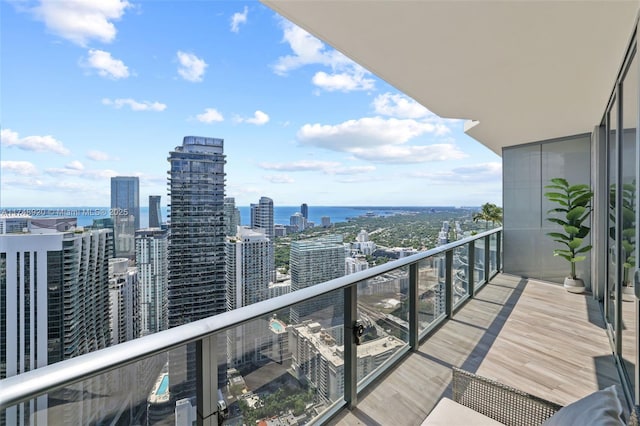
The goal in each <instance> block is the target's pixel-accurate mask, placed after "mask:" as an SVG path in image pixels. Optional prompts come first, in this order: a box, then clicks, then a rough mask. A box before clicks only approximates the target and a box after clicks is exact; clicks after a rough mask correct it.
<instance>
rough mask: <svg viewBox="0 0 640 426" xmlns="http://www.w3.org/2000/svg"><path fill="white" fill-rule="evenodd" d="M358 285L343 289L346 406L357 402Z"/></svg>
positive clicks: (352, 406) (351, 406) (350, 407)
mask: <svg viewBox="0 0 640 426" xmlns="http://www.w3.org/2000/svg"><path fill="white" fill-rule="evenodd" d="M357 300H358V285H357V284H354V285H350V286H349V287H346V288H345V289H344V400H345V401H346V402H347V408H349V409H352V408H354V407H355V406H356V404H357V403H358V365H357V362H358V357H357V348H356V337H355V334H354V328H355V325H356V321H357V320H358V304H357Z"/></svg>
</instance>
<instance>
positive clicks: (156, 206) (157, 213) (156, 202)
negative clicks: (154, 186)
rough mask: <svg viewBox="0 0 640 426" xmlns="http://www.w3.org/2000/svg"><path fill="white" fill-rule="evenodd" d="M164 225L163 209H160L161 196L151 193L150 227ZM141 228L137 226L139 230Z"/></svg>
mask: <svg viewBox="0 0 640 426" xmlns="http://www.w3.org/2000/svg"><path fill="white" fill-rule="evenodd" d="M160 225H162V211H161V210H160V196H159V195H149V228H160ZM138 229H139V228H136V230H138Z"/></svg>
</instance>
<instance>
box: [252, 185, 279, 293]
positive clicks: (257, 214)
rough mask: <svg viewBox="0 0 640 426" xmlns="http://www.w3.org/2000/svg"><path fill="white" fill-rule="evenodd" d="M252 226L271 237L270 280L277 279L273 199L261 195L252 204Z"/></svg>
mask: <svg viewBox="0 0 640 426" xmlns="http://www.w3.org/2000/svg"><path fill="white" fill-rule="evenodd" d="M251 228H252V229H256V230H261V231H262V232H264V234H265V235H266V236H267V238H268V239H269V245H270V246H269V268H270V271H271V272H270V274H269V280H270V281H271V282H275V280H276V272H275V271H276V260H275V226H274V220H273V200H272V199H271V198H269V197H260V200H259V201H258V204H251Z"/></svg>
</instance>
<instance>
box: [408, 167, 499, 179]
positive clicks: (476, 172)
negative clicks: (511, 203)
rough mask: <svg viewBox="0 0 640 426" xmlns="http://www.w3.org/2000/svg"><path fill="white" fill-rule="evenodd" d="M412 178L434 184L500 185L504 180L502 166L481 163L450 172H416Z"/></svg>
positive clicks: (457, 168)
mask: <svg viewBox="0 0 640 426" xmlns="http://www.w3.org/2000/svg"><path fill="white" fill-rule="evenodd" d="M411 176H412V177H416V178H425V179H428V180H430V181H431V182H433V183H479V182H496V183H499V182H501V180H502V164H500V163H498V162H491V163H480V164H474V165H469V166H462V167H456V168H454V169H451V170H449V171H435V172H428V171H421V172H415V173H412V174H411Z"/></svg>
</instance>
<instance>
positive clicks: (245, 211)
mask: <svg viewBox="0 0 640 426" xmlns="http://www.w3.org/2000/svg"><path fill="white" fill-rule="evenodd" d="M238 208H239V209H240V217H241V221H242V225H249V224H250V223H251V208H250V207H249V206H239V207H238ZM452 208H453V207H380V206H362V207H344V206H343V207H341V206H309V221H311V222H314V223H315V224H316V226H319V225H320V224H321V223H322V221H321V218H322V217H323V216H329V217H330V218H331V223H337V222H346V221H347V220H348V219H349V218H351V217H357V216H362V215H365V214H367V213H369V212H371V213H374V214H376V215H378V216H388V215H392V214H395V213H397V212H401V211H425V210H445V209H447V210H448V209H452ZM299 211H300V207H299V206H275V207H274V212H273V214H274V222H275V223H276V224H282V225H288V224H289V218H290V217H291V216H292V215H293V214H294V213H296V212H299ZM161 212H162V217H163V221H164V222H166V221H167V219H168V208H167V207H166V206H165V207H161ZM6 213H13V214H29V215H31V216H32V217H62V216H64V217H77V218H78V226H88V225H91V224H92V223H93V220H94V219H101V218H105V217H109V215H110V209H109V207H2V208H0V214H6ZM148 224H149V208H148V207H140V226H141V227H142V228H145V227H147V226H148Z"/></svg>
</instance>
